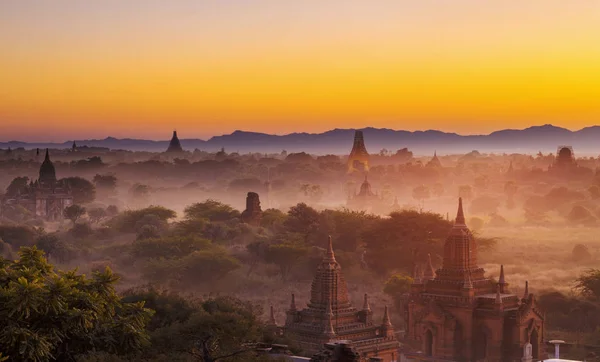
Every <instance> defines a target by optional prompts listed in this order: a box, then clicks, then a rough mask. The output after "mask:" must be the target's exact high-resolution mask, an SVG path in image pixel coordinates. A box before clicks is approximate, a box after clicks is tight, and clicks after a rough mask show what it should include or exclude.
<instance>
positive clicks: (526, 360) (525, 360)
mask: <svg viewBox="0 0 600 362" xmlns="http://www.w3.org/2000/svg"><path fill="white" fill-rule="evenodd" d="M532 360H533V346H532V345H531V343H529V342H528V343H525V345H524V346H523V357H522V358H521V362H531V361H532Z"/></svg>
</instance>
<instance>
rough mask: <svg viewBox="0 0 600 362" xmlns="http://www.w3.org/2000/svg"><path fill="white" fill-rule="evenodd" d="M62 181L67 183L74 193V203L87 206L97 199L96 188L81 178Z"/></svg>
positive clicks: (69, 178) (68, 178)
mask: <svg viewBox="0 0 600 362" xmlns="http://www.w3.org/2000/svg"><path fill="white" fill-rule="evenodd" d="M60 181H62V182H65V183H66V184H67V185H68V186H69V188H70V189H71V192H72V193H73V202H74V203H76V204H87V203H90V202H93V201H94V200H95V199H96V187H95V186H94V184H92V183H91V182H89V181H88V180H86V179H84V178H81V177H66V178H63V179H61V180H60Z"/></svg>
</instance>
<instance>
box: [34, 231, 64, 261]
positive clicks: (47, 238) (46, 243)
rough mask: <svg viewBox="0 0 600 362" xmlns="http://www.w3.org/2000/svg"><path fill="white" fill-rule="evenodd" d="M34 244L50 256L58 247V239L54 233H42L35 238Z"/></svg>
mask: <svg viewBox="0 0 600 362" xmlns="http://www.w3.org/2000/svg"><path fill="white" fill-rule="evenodd" d="M35 245H36V246H37V247H38V248H39V249H40V250H43V251H44V252H45V253H46V255H48V256H52V254H53V253H54V251H55V250H57V249H58V248H59V247H60V240H59V239H58V236H56V234H43V235H40V237H38V238H37V240H36V242H35Z"/></svg>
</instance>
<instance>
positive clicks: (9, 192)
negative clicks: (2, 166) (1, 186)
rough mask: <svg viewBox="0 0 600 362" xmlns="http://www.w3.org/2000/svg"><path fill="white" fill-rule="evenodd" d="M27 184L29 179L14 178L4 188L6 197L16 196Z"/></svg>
mask: <svg viewBox="0 0 600 362" xmlns="http://www.w3.org/2000/svg"><path fill="white" fill-rule="evenodd" d="M28 183H29V177H25V176H23V177H15V178H14V179H13V180H12V181H11V182H10V184H9V185H8V187H7V188H6V196H16V195H17V194H18V193H22V192H24V190H25V189H26V188H27V184H28Z"/></svg>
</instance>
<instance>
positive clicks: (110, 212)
mask: <svg viewBox="0 0 600 362" xmlns="http://www.w3.org/2000/svg"><path fill="white" fill-rule="evenodd" d="M118 213H119V208H118V207H117V206H116V205H108V207H107V208H106V215H107V216H109V217H113V216H117V214H118Z"/></svg>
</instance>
